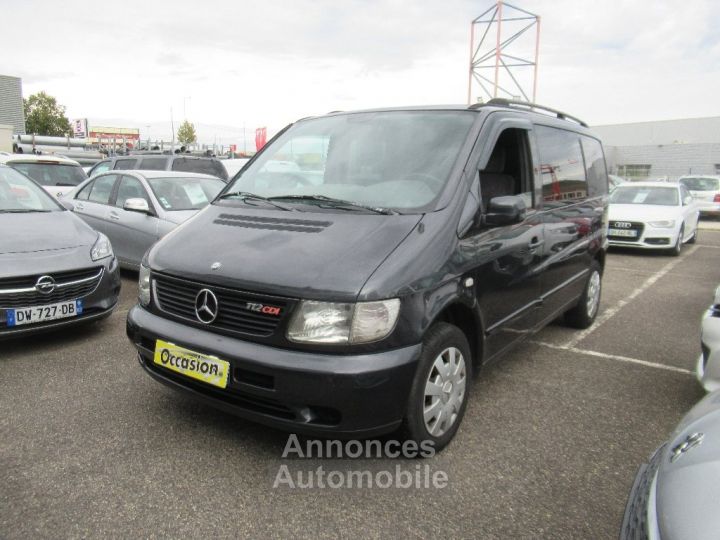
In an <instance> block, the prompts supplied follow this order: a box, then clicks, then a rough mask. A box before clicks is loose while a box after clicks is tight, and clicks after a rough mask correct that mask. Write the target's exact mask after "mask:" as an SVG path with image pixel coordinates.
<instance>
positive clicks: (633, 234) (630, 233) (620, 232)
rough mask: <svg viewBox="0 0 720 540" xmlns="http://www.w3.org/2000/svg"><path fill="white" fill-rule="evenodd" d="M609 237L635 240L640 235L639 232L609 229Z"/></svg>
mask: <svg viewBox="0 0 720 540" xmlns="http://www.w3.org/2000/svg"><path fill="white" fill-rule="evenodd" d="M608 235H610V236H626V237H629V238H635V237H636V236H637V235H638V232H637V231H633V230H627V229H608Z"/></svg>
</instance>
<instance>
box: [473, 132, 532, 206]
mask: <svg viewBox="0 0 720 540" xmlns="http://www.w3.org/2000/svg"><path fill="white" fill-rule="evenodd" d="M529 150H530V146H529V144H528V134H527V131H525V130H524V129H516V128H511V129H506V130H504V131H503V132H502V133H501V134H500V137H498V141H497V143H495V148H493V151H492V154H491V155H490V159H489V160H488V163H487V165H486V166H485V168H484V169H483V170H482V171H480V194H481V196H482V200H483V205H484V207H485V208H487V203H488V201H489V200H490V199H493V198H495V197H503V196H506V195H522V196H523V198H525V205H526V206H527V207H528V208H532V207H533V182H532V173H531V163H532V160H531V158H530V152H529Z"/></svg>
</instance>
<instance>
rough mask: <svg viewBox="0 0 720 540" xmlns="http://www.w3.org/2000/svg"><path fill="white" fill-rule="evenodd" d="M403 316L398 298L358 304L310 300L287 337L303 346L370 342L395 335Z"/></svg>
mask: <svg viewBox="0 0 720 540" xmlns="http://www.w3.org/2000/svg"><path fill="white" fill-rule="evenodd" d="M399 313H400V300H399V299H398V298H392V299H390V300H380V301H377V302H358V303H356V304H350V303H342V304H341V303H336V302H316V301H314V300H306V301H303V302H301V303H300V306H299V307H298V309H297V311H296V312H295V315H294V316H293V318H292V321H290V326H289V328H288V332H287V335H288V339H290V340H291V341H297V342H301V343H335V344H342V343H369V342H371V341H377V340H379V339H382V338H384V337H385V336H387V335H388V334H389V333H390V332H392V330H393V328H395V323H396V322H397V318H398V314H399Z"/></svg>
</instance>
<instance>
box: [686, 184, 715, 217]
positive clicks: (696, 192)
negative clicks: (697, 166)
mask: <svg viewBox="0 0 720 540" xmlns="http://www.w3.org/2000/svg"><path fill="white" fill-rule="evenodd" d="M678 181H679V182H680V183H681V184H684V185H685V187H686V188H688V189H689V190H690V193H692V196H693V197H695V200H696V201H697V203H698V205H699V206H700V214H701V215H703V216H720V176H683V177H681V178H680V179H679V180H678Z"/></svg>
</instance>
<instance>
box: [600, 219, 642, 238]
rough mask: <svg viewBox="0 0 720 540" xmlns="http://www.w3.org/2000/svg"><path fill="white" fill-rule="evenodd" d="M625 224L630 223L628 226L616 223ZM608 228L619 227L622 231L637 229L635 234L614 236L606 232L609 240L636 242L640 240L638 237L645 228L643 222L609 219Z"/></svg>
mask: <svg viewBox="0 0 720 540" xmlns="http://www.w3.org/2000/svg"><path fill="white" fill-rule="evenodd" d="M620 223H622V224H627V223H630V227H626V226H618V224H620ZM610 229H621V230H624V231H637V235H636V236H614V235H612V234H610V233H609V232H608V238H609V239H611V240H620V241H622V242H637V241H638V240H640V237H641V236H642V233H643V231H644V230H645V225H644V224H643V223H637V222H634V221H630V222H628V221H611V222H610Z"/></svg>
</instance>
